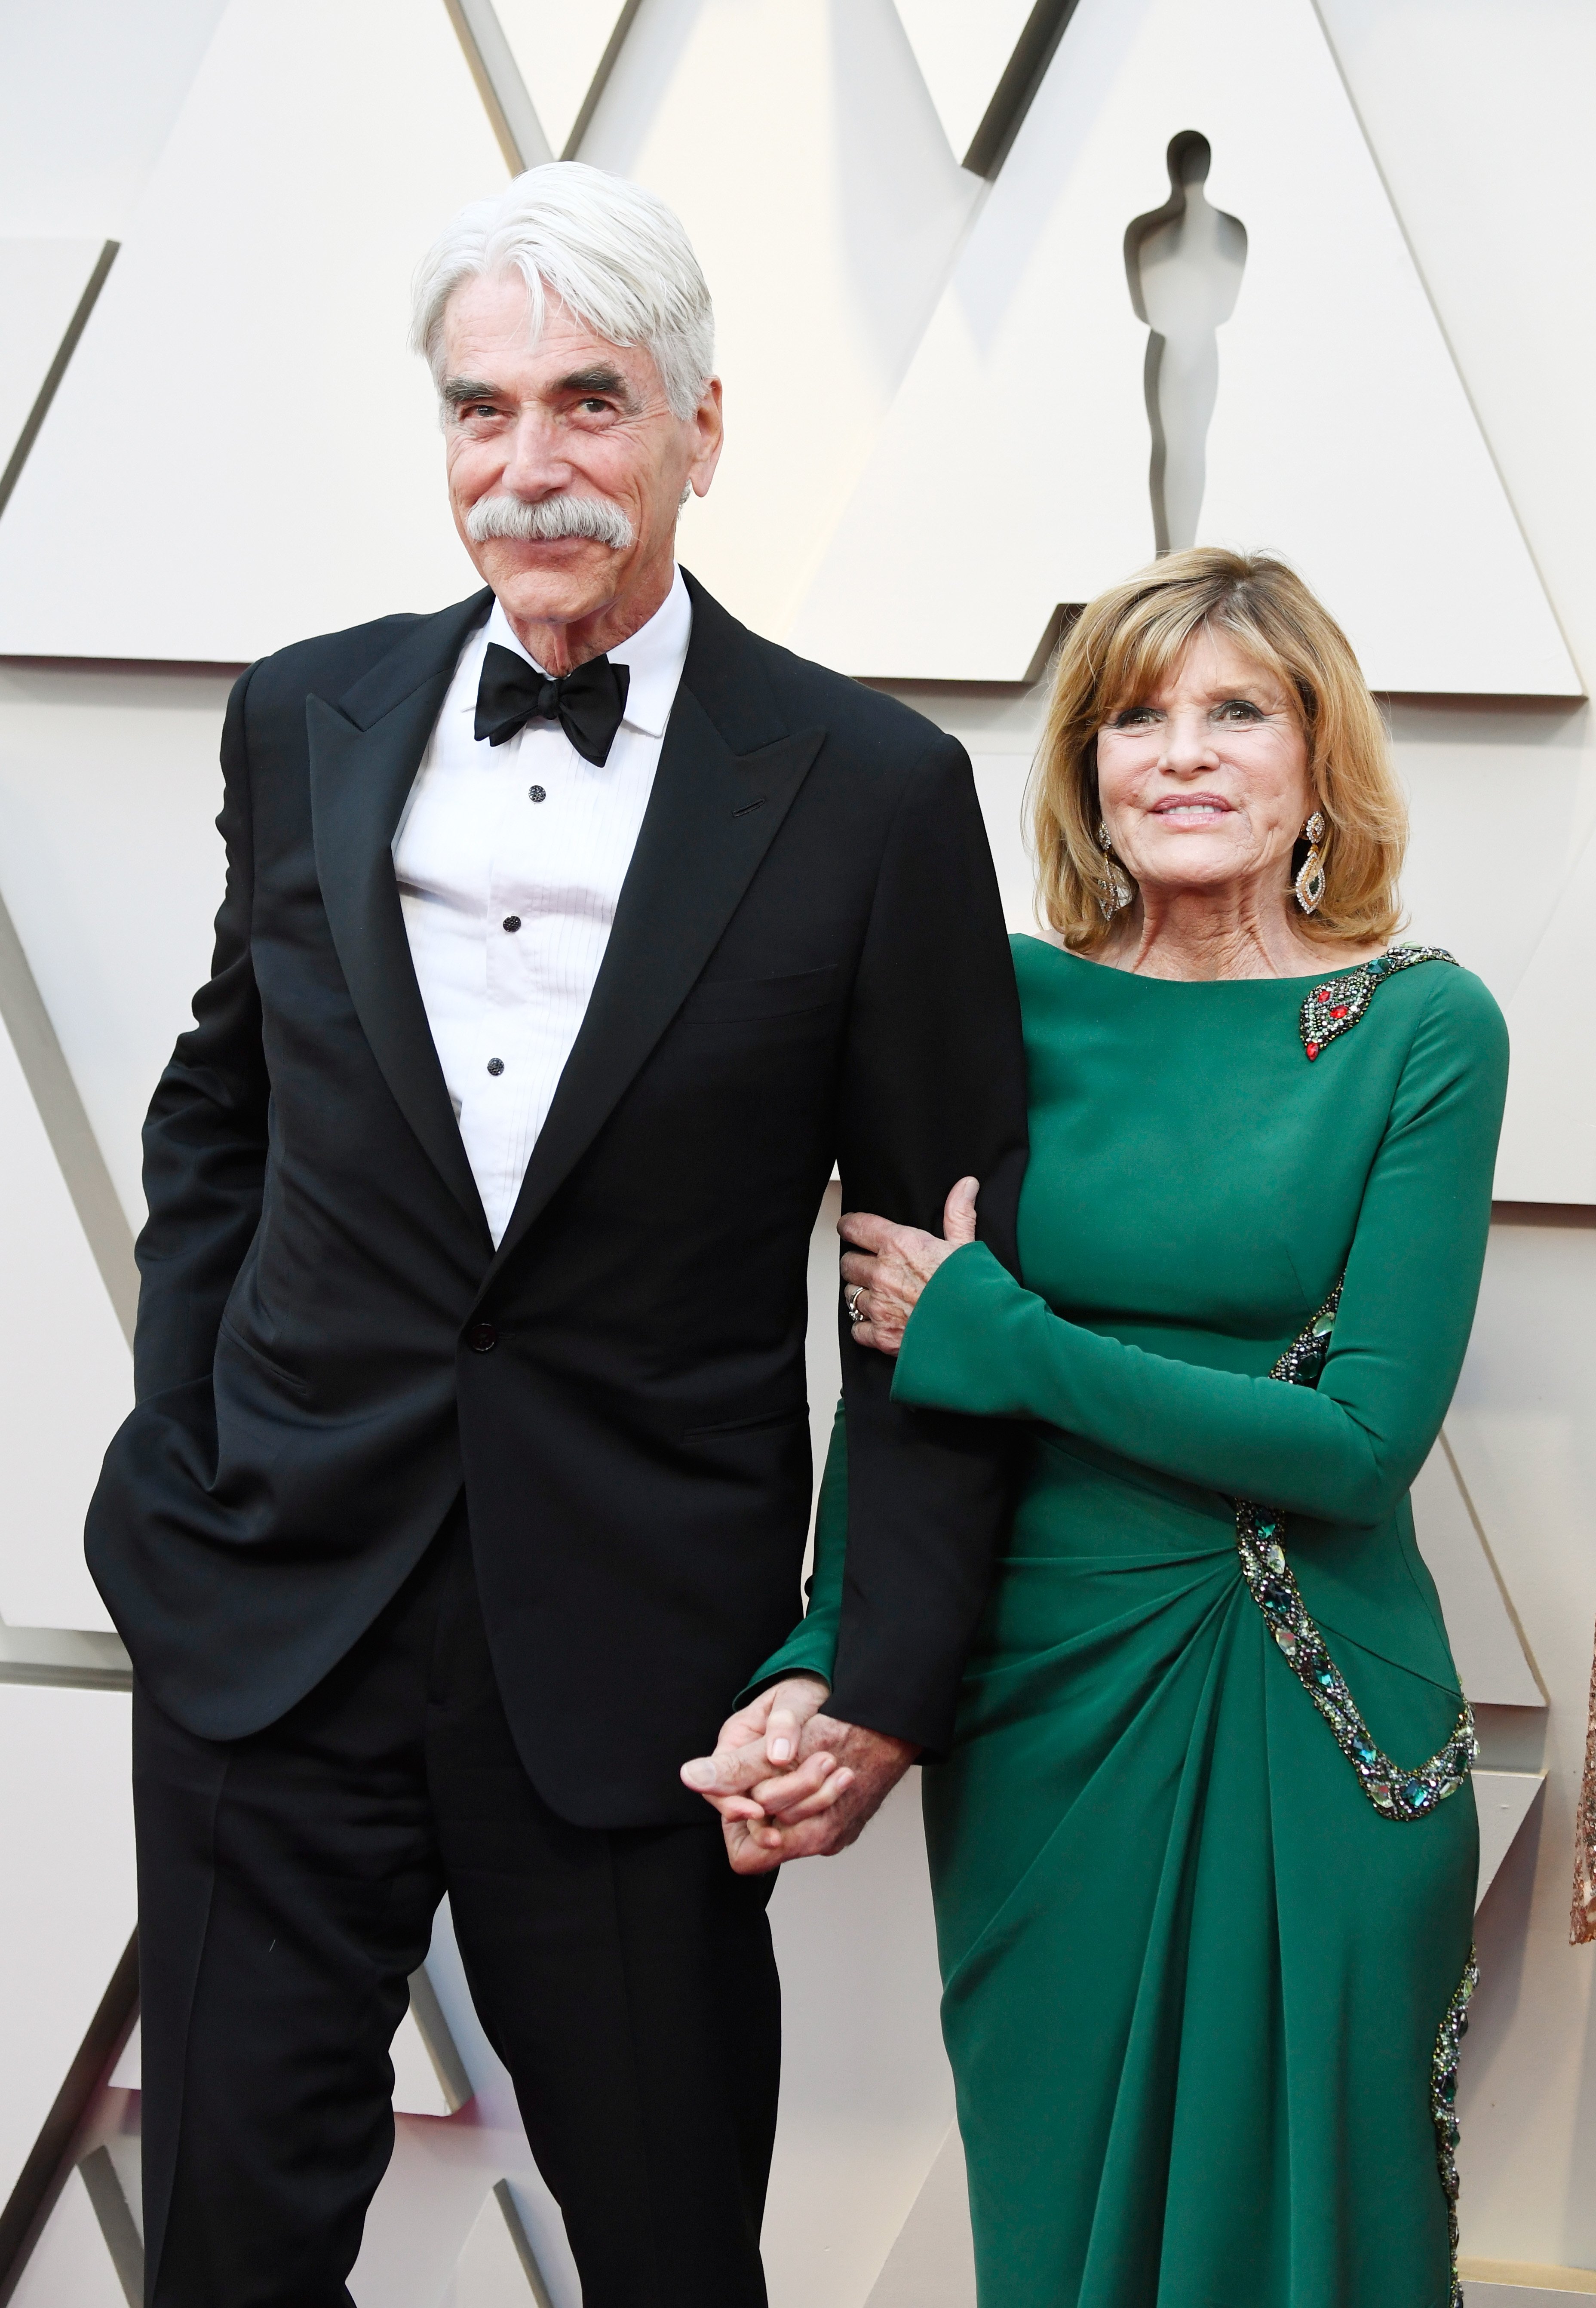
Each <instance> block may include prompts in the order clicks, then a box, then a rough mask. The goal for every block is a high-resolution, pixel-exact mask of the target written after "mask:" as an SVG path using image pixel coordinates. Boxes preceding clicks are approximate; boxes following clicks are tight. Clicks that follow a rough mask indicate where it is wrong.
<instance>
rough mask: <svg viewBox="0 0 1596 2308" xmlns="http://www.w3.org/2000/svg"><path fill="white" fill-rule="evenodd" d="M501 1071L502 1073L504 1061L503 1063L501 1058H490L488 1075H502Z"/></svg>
mask: <svg viewBox="0 0 1596 2308" xmlns="http://www.w3.org/2000/svg"><path fill="white" fill-rule="evenodd" d="M503 1071H504V1061H503V1059H502V1058H490V1059H489V1060H488V1072H489V1073H491V1074H502V1072H503Z"/></svg>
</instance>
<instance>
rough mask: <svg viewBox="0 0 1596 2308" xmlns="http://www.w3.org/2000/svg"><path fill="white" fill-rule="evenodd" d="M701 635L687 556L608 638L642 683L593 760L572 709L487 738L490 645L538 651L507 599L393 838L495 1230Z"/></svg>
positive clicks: (434, 741) (463, 679)
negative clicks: (572, 725)
mask: <svg viewBox="0 0 1596 2308" xmlns="http://www.w3.org/2000/svg"><path fill="white" fill-rule="evenodd" d="M691 632H692V605H691V601H690V600H689V599H688V593H687V588H686V586H685V585H684V584H683V583H682V573H681V571H680V570H678V571H677V572H676V576H675V581H674V584H673V585H672V587H671V590H670V591H669V593H667V594H666V596H665V600H664V601H663V602H662V603H661V605H660V607H658V608H657V609H656V611H655V613H654V615H653V616H652V617H650V618H649V620H648V624H646V625H643V626H640V627H639V630H638V632H636V633H634V634H633V635H632V637H631V640H630V641H629V642H622V643H621V644H619V645H618V646H617V647H616V648H615V649H614V650H613V651H612V652H611V656H612V661H613V662H614V664H616V665H624V666H625V667H628V668H629V671H630V675H631V680H630V684H629V686H628V689H627V693H626V713H625V719H623V720H622V724H621V728H620V729H619V730H618V731H617V733H616V736H615V742H614V745H612V746H611V748H610V757H609V759H608V761H607V762H605V765H604V767H603V768H602V769H596V768H595V767H594V766H593V764H592V763H591V762H585V761H584V760H583V759H582V757H581V755H580V754H579V753H578V752H577V750H576V748H575V747H574V746H573V745H572V744H571V740H570V739H569V738H568V737H567V736H566V735H565V732H564V730H563V729H562V728H561V727H560V726H559V724H558V722H551V721H542V720H533V721H531V722H528V725H527V726H526V728H523V729H521V730H520V731H519V733H518V734H517V735H516V736H513V737H511V738H510V739H508V740H507V741H506V743H505V744H503V745H489V744H488V742H487V739H486V738H485V737H484V738H478V737H477V736H476V734H475V730H474V726H473V725H474V722H475V719H476V690H477V685H478V683H479V682H480V680H481V678H482V664H483V659H484V657H485V655H486V652H487V648H488V644H489V642H498V644H499V646H500V647H501V648H502V649H508V650H514V651H515V652H516V654H517V655H518V656H519V657H523V658H525V659H527V662H528V664H529V665H531V664H536V659H534V658H533V657H532V656H531V655H530V653H529V652H528V650H525V649H523V648H522V647H521V644H520V642H519V641H517V639H516V637H515V634H514V633H513V631H512V630H511V624H510V620H509V619H508V617H507V616H505V614H504V611H503V609H502V607H501V606H500V604H499V603H498V602H497V601H495V602H494V604H493V610H492V613H491V615H490V616H489V617H488V620H487V623H486V624H485V625H482V626H479V627H478V628H477V630H476V633H473V634H472V636H471V638H470V640H469V641H468V642H467V643H466V646H465V648H464V650H462V651H461V652H460V659H459V664H458V665H457V667H455V673H454V678H453V680H452V681H451V682H450V686H449V690H448V693H447V694H446V696H445V697H444V700H443V705H442V710H441V712H440V713H439V715H438V719H437V723H436V726H435V727H434V728H433V735H432V736H431V738H430V740H429V741H428V745H427V749H426V752H425V754H423V756H422V761H421V767H420V768H419V770H418V771H416V782H415V784H414V785H413V786H412V787H411V788H410V794H409V797H408V800H407V802H406V804H405V809H404V814H403V815H402V816H401V818H400V820H399V829H398V831H397V832H396V833H395V835H394V837H393V862H394V871H395V873H396V874H397V876H398V879H399V900H400V903H401V905H402V906H403V909H404V916H405V931H406V934H407V936H408V939H409V943H410V957H411V960H412V961H413V962H414V964H415V967H416V981H417V983H418V984H419V986H420V988H421V998H422V1001H423V1003H425V1008H426V1016H427V1023H428V1025H429V1026H430V1027H431V1029H432V1036H433V1044H434V1045H435V1046H436V1049H437V1052H438V1056H439V1059H440V1061H441V1063H442V1068H443V1079H444V1081H445V1082H446V1083H447V1084H448V1086H449V1095H450V1098H451V1099H452V1100H453V1102H454V1110H455V1114H456V1115H457V1117H458V1119H459V1126H460V1136H461V1137H462V1139H463V1140H464V1141H465V1146H466V1153H467V1156H468V1158H469V1160H470V1164H471V1169H472V1172H473V1175H474V1176H475V1177H476V1186H477V1191H478V1193H480V1194H481V1196H482V1204H483V1208H484V1210H485V1211H486V1213H487V1220H488V1225H489V1227H491V1229H492V1231H493V1240H494V1242H495V1244H496V1243H498V1242H499V1241H500V1240H501V1238H502V1236H503V1233H504V1229H505V1227H507V1226H508V1225H509V1223H510V1214H511V1210H513V1209H514V1207H515V1200H516V1196H517V1194H518V1193H519V1191H520V1184H521V1177H522V1174H523V1173H524V1171H525V1169H526V1167H527V1162H528V1157H529V1156H530V1154H531V1151H532V1149H533V1146H534V1145H535V1144H536V1139H537V1134H538V1132H539V1131H540V1130H541V1129H542V1128H543V1125H544V1122H545V1118H546V1117H547V1115H548V1110H549V1107H550V1106H551V1105H552V1104H553V1096H554V1091H555V1089H556V1087H557V1085H558V1083H559V1080H560V1076H561V1074H562V1072H563V1071H564V1066H565V1062H566V1060H567V1058H568V1057H569V1056H570V1055H571V1045H572V1044H573V1043H574V1042H575V1040H576V1038H577V1033H578V1029H579V1027H580V1025H581V1022H582V1020H583V1018H584V1016H585V1015H586V1014H587V1009H588V1002H589V1000H590V999H591V997H592V994H593V986H594V982H595V980H596V977H597V976H598V969H599V964H600V963H601V962H602V961H603V960H604V956H605V947H606V946H607V945H608V943H609V937H610V926H611V924H612V923H613V922H614V918H615V906H616V902H617V900H618V899H619V898H620V895H621V884H622V882H623V881H624V880H625V878H626V869H627V867H628V866H630V865H631V853H632V851H633V849H634V848H636V846H637V838H638V833H639V829H640V828H641V825H642V822H643V813H644V811H645V810H646V809H647V808H648V797H649V794H650V793H651V792H652V791H653V788H654V773H655V771H656V769H657V768H658V766H659V749H660V744H661V741H662V740H663V738H664V736H665V723H666V721H667V720H668V719H669V718H670V712H671V707H672V705H673V704H674V702H675V697H676V690H677V685H678V684H679V683H680V681H681V678H682V667H683V665H684V664H685V662H686V659H687V645H688V642H689V640H690V639H691ZM542 670H543V668H542V667H539V671H542Z"/></svg>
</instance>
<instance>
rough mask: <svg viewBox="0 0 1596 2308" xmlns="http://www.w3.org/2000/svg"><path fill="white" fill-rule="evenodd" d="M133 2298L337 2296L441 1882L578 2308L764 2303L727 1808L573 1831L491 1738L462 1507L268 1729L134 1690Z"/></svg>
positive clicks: (754, 1987) (758, 2023) (755, 2003)
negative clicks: (187, 1719)
mask: <svg viewBox="0 0 1596 2308" xmlns="http://www.w3.org/2000/svg"><path fill="white" fill-rule="evenodd" d="M133 1768H134V1775H135V1783H136V1787H137V1794H138V1815H139V1890H140V1910H141V1923H140V1939H141V1951H142V1963H141V1970H142V1982H141V1985H142V2002H143V2074H144V2095H143V2097H144V2114H143V2159H144V2234H145V2243H146V2260H147V2264H148V2268H149V2274H150V2304H151V2308H349V2293H348V2286H347V2281H346V2279H347V2278H348V2273H349V2270H350V2269H351V2268H352V2267H353V2266H354V2263H355V2258H356V2253H357V2252H358V2251H359V2249H360V2240H361V2232H362V2226H363V2222H364V2218H365V2209H366V2206H367V2203H368V2202H369V2200H370V2199H371V2196H372V2193H373V2190H374V2189H375V2187H376V2185H377V2183H378V2181H379V2180H380V2179H381V2177H382V2172H383V2169H384V2167H385V2166H386V2165H387V2162H388V2158H389V2155H390V2151H391V2148H392V2141H393V2115H392V2111H391V2107H390V2095H391V2092H392V2088H393V2077H392V2070H391V2068H390V2065H389V2059H388V2046H389V2044H390V2041H391V2039H392V2037H393V2032H394V2029H395V2028H396V2027H397V2026H398V2025H399V2020H400V2019H401V2018H402V2017H403V2014H404V2011H405V2005H406V2001H407V1989H406V1981H407V1978H408V1975H409V1973H410V1972H411V1971H413V1970H414V1969H415V1968H416V1965H417V1964H419V1963H420V1962H421V1960H422V1959H423V1958H424V1956H425V1953H426V1950H427V1944H428V1942H429V1939H430V1937H431V1933H432V1925H433V1910H434V1908H436V1906H437V1903H438V1899H439V1897H440V1895H441V1893H442V1891H443V1890H448V1892H449V1895H450V1909H451V1913H452V1916H453V1921H454V1927H455V1933H456V1936H457V1938H458V1940H459V1946H460V1952H461V1955H462V1956H463V1958H464V1959H465V1965H466V1972H467V1976H468V1979H469V1981H470V1985H471V1992H472V1996H473V1998H474V2000H475V2002H476V2009H477V2011H478V2013H479V2014H480V2016H481V2019H482V2022H483V2026H484V2028H485V2031H486V2033H487V2036H488V2037H489V2039H490V2041H491V2042H492V2043H493V2046H494V2048H495V2050H496V2051H497V2052H498V2053H499V2054H500V2056H501V2058H502V2060H503V2061H504V2063H505V2065H506V2066H507V2067H508V2068H509V2070H510V2071H511V2077H512V2078H513V2080H514V2082H515V2087H516V2095H517V2098H518V2100H519V2104H520V2109H521V2114H522V2116H523V2119H524V2120H525V2123H526V2127H527V2136H528V2140H530V2142H531V2145H532V2149H533V2153H534V2155H535V2156H536V2159H537V2165H538V2168H539V2170H540V2171H541V2173H542V2175H543V2176H544V2178H545V2180H546V2181H547V2183H548V2184H549V2186H550V2188H551V2189H552V2190H553V2193H554V2195H555V2196H556V2197H557V2198H558V2200H559V2202H560V2206H561V2209H562V2212H563V2214H564V2218H565V2227H566V2233H567V2235H568V2236H569V2238H570V2241H571V2249H572V2251H573V2252H574V2254H575V2256H576V2260H577V2264H578V2267H579V2269H580V2271H581V2279H582V2300H583V2304H584V2308H764V2302H765V2296H766V2295H765V2282H764V2276H763V2271H762V2269H761V2268H760V2263H759V2220H760V2215H761V2213H762V2211H763V2209H764V2200H765V2181H766V2175H767V2173H768V2168H769V2163H770V2146H771V2141H772V2139H773V2137H774V2135H775V2131H776V2100H777V2071H778V2064H779V2053H780V2030H781V2013H780V1999H779V1994H778V1991H777V1979H776V1966H775V1962H774V1959H773V1957H772V1955H771V1950H770V1933H769V1927H768V1924H767V1922H766V1918H765V1908H766V1905H767V1902H768V1899H769V1895H770V1889H771V1884H772V1882H773V1880H774V1879H773V1878H772V1877H770V1876H737V1875H734V1874H733V1873H732V1872H731V1870H730V1868H729V1867H728V1866H727V1865H726V1864H725V1849H724V1846H723V1844H722V1841H721V1836H720V1830H719V1825H718V1822H717V1821H716V1820H715V1819H714V1818H713V1817H712V1816H711V1815H710V1814H709V1813H708V1811H706V1813H705V1817H704V1820H703V1821H702V1822H701V1823H699V1822H698V1821H694V1822H692V1823H691V1824H689V1825H686V1826H670V1827H640V1828H614V1829H605V1828H586V1827H572V1826H571V1825H570V1824H569V1822H568V1821H564V1820H562V1819H560V1818H558V1817H556V1815H555V1814H554V1813H553V1812H552V1811H550V1809H549V1807H548V1805H547V1804H545V1802H544V1801H543V1799H542V1798H541V1796H539V1795H538V1794H537V1792H536V1789H535V1788H534V1787H533V1786H532V1784H531V1782H530V1780H529V1779H528V1777H527V1774H526V1772H525V1771H524V1770H522V1768H521V1765H520V1760H519V1756H518V1755H517V1754H516V1752H515V1746H514V1743H513V1742H512V1740H511V1735H510V1728H509V1726H508V1724H507V1722H506V1720H505V1717H504V1709H503V1705H502V1701H501V1700H500V1697H499V1692H498V1688H497V1684H496V1681H495V1678H494V1675H493V1665H492V1662H491V1660H490V1658H489V1656H488V1648H487V1642H486V1639H485V1633H484V1630H483V1623H482V1614H481V1611H480V1609H479V1607H478V1606H477V1601H476V1591H475V1580H474V1578H473V1575H472V1570H471V1560H470V1547H469V1543H468V1537H467V1533H466V1528H465V1520H464V1517H463V1516H462V1515H460V1514H458V1513H457V1514H456V1515H454V1516H453V1517H451V1518H450V1522H449V1524H448V1525H447V1526H446V1527H445V1529H444V1531H443V1533H442V1536H441V1537H440V1538H439V1539H438V1540H437V1541H436V1542H435V1543H434V1544H433V1546H431V1547H429V1548H428V1550H427V1552H426V1553H425V1554H424V1555H423V1557H422V1560H421V1562H420V1563H419V1564H418V1565H417V1567H416V1570H415V1571H413V1572H411V1574H410V1576H409V1578H408V1580H406V1581H405V1583H404V1585H403V1586H402V1587H401V1588H400V1589H399V1593H398V1595H397V1596H395V1598H393V1600H392V1601H391V1602H390V1603H389V1604H388V1605H387V1606H386V1607H385V1608H384V1609H383V1610H382V1612H381V1613H380V1614H379V1615H378V1617H377V1619H376V1621H375V1623H373V1625H372V1626H371V1627H369V1628H368V1629H367V1630H366V1632H365V1634H364V1635H363V1636H362V1637H361V1638H360V1640H359V1641H357V1642H356V1644H355V1645H354V1646H353V1648H352V1649H350V1650H349V1651H348V1652H347V1653H346V1654H345V1656H344V1658H341V1659H340V1660H339V1663H338V1665H337V1666H336V1667H334V1668H333V1669H332V1671H331V1672H330V1674H329V1675H326V1676H324V1677H323V1678H322V1682H321V1683H320V1684H318V1685H317V1686H316V1688H315V1690H314V1691H313V1692H310V1693H309V1694H308V1695H307V1696H306V1697H305V1699H303V1700H301V1701H300V1702H299V1703H298V1705H297V1706H296V1707H293V1708H290V1709H289V1710H288V1712H287V1715H285V1716H283V1717H282V1718H280V1719H279V1721H277V1722H276V1723H273V1724H270V1725H268V1726H267V1727H266V1728H265V1729H264V1730H262V1731H258V1732H256V1733H255V1734H254V1735H253V1736H251V1737H248V1738H244V1739H235V1740H227V1741H220V1740H204V1739H198V1738H196V1737H195V1736H194V1735H193V1733H192V1732H189V1731H184V1729H182V1728H181V1727H180V1726H178V1725H177V1724H175V1723H174V1722H172V1721H171V1719H170V1718H169V1717H167V1716H165V1715H163V1714H162V1713H161V1711H160V1709H159V1708H158V1707H156V1706H155V1705H154V1703H153V1702H152V1701H150V1698H149V1697H148V1695H147V1694H146V1693H145V1692H143V1691H142V1690H140V1691H138V1692H136V1693H135V1697H134V1703H133Z"/></svg>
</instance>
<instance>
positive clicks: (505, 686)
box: [476, 642, 631, 769]
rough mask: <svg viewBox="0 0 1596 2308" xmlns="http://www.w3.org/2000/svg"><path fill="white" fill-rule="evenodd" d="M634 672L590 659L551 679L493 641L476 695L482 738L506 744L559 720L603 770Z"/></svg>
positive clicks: (580, 749) (573, 741)
mask: <svg viewBox="0 0 1596 2308" xmlns="http://www.w3.org/2000/svg"><path fill="white" fill-rule="evenodd" d="M630 680H631V672H630V670H629V668H628V667H625V666H623V665H612V664H611V663H610V661H609V659H608V658H607V657H594V658H589V659H588V662H587V664H586V665H579V666H578V667H577V668H576V670H575V672H574V673H567V674H562V675H561V676H559V677H558V678H557V679H553V680H551V679H550V678H549V676H547V675H546V674H543V673H539V671H538V669H537V667H536V666H535V665H528V662H527V660H526V659H525V658H524V657H518V656H517V655H516V653H515V651H514V650H507V649H501V648H500V646H499V644H498V642H489V643H488V646H487V655H486V656H485V658H484V659H483V661H482V684H481V686H480V687H479V688H478V690H477V692H476V735H477V736H478V737H485V738H486V739H487V741H488V744H489V745H503V744H504V742H505V740H506V739H507V738H510V737H513V736H515V733H516V731H517V730H518V729H521V728H525V727H526V725H527V723H528V721H536V720H539V719H541V720H544V721H557V722H558V723H559V724H560V727H561V728H562V729H563V730H564V732H565V734H566V736H568V737H569V738H570V740H571V744H572V745H574V746H575V747H576V749H577V751H578V753H579V754H580V755H581V757H582V759H583V761H584V762H592V763H593V765H594V767H595V768H596V769H602V768H603V767H604V765H605V762H607V761H608V760H609V757H610V747H611V746H612V745H614V742H615V732H616V730H617V729H618V728H620V727H621V717H622V714H623V713H624V712H625V710H626V689H627V684H628V683H629V682H630Z"/></svg>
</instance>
